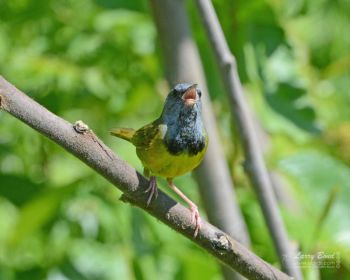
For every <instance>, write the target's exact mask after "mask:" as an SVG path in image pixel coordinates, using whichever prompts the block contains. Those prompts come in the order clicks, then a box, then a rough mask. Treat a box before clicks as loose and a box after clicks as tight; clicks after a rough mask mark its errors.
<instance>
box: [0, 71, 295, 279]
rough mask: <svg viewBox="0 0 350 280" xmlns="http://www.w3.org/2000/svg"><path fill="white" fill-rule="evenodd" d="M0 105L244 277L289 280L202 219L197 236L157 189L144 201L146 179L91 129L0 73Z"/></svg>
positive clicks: (180, 208)
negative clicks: (154, 195)
mask: <svg viewBox="0 0 350 280" xmlns="http://www.w3.org/2000/svg"><path fill="white" fill-rule="evenodd" d="M0 108H1V109H3V110H4V111H6V112H8V113H10V114H11V115H13V116H14V117H16V118H18V119H20V120H21V121H23V122H24V123H26V124H27V125H29V126H31V127H32V128H33V129H35V130H37V131H38V132H40V133H42V134H44V135H45V136H47V137H48V138H50V139H51V140H53V141H54V142H56V143H57V144H59V145H60V146H62V147H63V148H64V149H66V150H67V151H68V152H70V153H72V154H73V155H75V156H76V157H77V158H79V159H80V160H81V161H83V162H84V163H85V164H87V165H88V166H90V167H91V168H92V169H94V170H95V171H97V172H98V173H99V174H101V175H102V176H103V177H105V178H106V179H107V180H109V181H110V182H111V183H112V184H113V185H115V186H116V187H118V188H119V189H120V190H121V191H123V193H124V194H123V196H122V200H123V201H127V202H130V203H131V204H133V205H136V206H138V207H140V208H142V209H144V210H145V211H147V212H148V213H150V214H151V215H152V216H154V217H155V218H157V219H159V220H161V221H162V222H163V223H165V224H167V225H168V226H169V227H171V228H172V229H174V230H176V231H177V232H179V233H181V234H182V235H183V236H185V237H187V238H188V239H191V240H192V241H194V242H195V243H197V244H198V245H199V246H200V247H202V248H203V249H205V250H206V251H207V252H209V253H210V254H212V255H213V256H215V257H216V258H217V259H219V260H221V261H222V262H223V263H225V264H227V265H228V266H229V267H231V268H233V269H235V270H237V271H239V272H240V273H241V274H242V275H244V276H246V277H247V278H249V279H289V278H288V276H287V275H285V274H284V273H282V272H281V271H279V270H277V269H276V268H274V267H273V266H271V265H270V264H268V263H266V262H264V261H263V260H262V259H260V258H259V257H258V256H256V255H254V254H253V253H252V252H250V251H249V250H247V249H246V248H245V247H244V246H243V245H241V244H240V243H238V242H237V241H235V240H233V239H232V238H231V237H230V236H228V235H227V234H226V233H224V232H222V231H220V230H219V229H217V228H215V227H214V226H212V225H211V224H209V223H206V222H205V221H203V225H202V229H201V230H200V232H199V235H198V237H197V238H193V230H194V226H193V224H192V223H191V215H190V212H189V210H188V209H187V208H185V207H184V206H182V205H181V204H179V203H176V202H175V201H174V200H173V199H171V198H170V197H169V196H167V195H166V194H165V193H163V192H162V191H160V192H159V196H158V198H157V199H156V200H155V201H153V202H152V204H151V205H150V207H147V206H146V201H147V194H146V193H144V191H145V190H146V188H147V187H148V183H149V182H148V180H147V179H146V178H144V177H143V176H142V175H141V174H139V173H138V172H137V171H136V170H135V169H134V168H132V167H131V166H130V165H129V164H127V163H126V162H125V161H123V160H121V159H119V158H118V157H117V156H116V155H115V154H114V153H113V152H112V151H111V150H110V149H109V148H108V147H107V146H105V145H104V144H103V143H102V141H101V140H99V139H98V138H97V137H96V136H95V135H94V134H93V132H92V131H91V130H89V129H88V128H87V127H84V124H82V123H80V122H78V123H76V125H75V126H73V125H72V124H70V123H69V122H67V121H65V120H63V119H62V118H60V117H58V116H56V115H55V114H53V113H51V112H49V111H48V110H47V109H46V108H44V107H43V106H41V105H40V104H38V103H36V102H35V101H34V100H32V99H31V98H29V97H28V96H27V95H25V94H24V93H23V92H21V91H19V90H18V89H16V88H15V87H14V86H13V85H11V84H10V83H9V82H7V81H6V80H5V79H4V78H3V77H1V76H0Z"/></svg>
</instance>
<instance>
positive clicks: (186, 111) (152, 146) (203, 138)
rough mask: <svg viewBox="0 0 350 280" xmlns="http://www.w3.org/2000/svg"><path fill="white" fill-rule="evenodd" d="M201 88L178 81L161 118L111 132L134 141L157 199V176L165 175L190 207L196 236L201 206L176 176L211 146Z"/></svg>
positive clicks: (150, 191)
mask: <svg viewBox="0 0 350 280" xmlns="http://www.w3.org/2000/svg"><path fill="white" fill-rule="evenodd" d="M201 95H202V93H201V91H200V90H199V89H198V88H197V85H196V84H187V83H186V84H177V85H176V86H175V87H174V88H173V89H172V90H171V91H170V93H169V94H168V96H167V98H166V100H165V103H164V108H163V112H162V114H161V115H160V117H159V118H158V119H156V120H155V121H153V122H152V123H150V124H148V125H145V126H143V127H141V128H140V129H138V130H134V129H131V128H116V129H113V130H112V131H111V134H112V135H114V136H117V137H119V138H122V139H125V140H127V141H129V142H131V143H132V144H133V145H135V147H136V153H137V155H138V157H139V158H140V160H141V162H142V164H143V166H144V174H145V176H147V177H149V178H150V186H149V188H148V189H147V192H149V197H148V200H147V205H149V204H150V203H151V201H152V198H153V197H155V198H157V195H158V189H157V182H156V177H155V176H161V177H165V178H166V179H167V182H168V185H169V187H170V188H171V189H172V190H174V191H175V192H176V193H177V194H178V195H179V196H180V197H181V198H182V199H183V200H184V201H185V202H186V203H187V204H188V205H189V207H190V210H191V213H192V223H194V222H195V232H194V236H197V234H198V231H199V230H200V227H201V220H200V216H199V212H198V207H197V206H196V204H195V203H193V202H192V201H191V200H190V199H189V198H188V197H187V196H186V195H185V194H183V193H182V192H181V191H180V190H179V189H178V188H177V187H176V186H175V185H174V183H173V179H174V178H175V177H177V176H180V175H182V174H184V173H187V172H189V171H191V170H193V169H194V168H196V167H197V166H198V165H199V164H200V162H201V161H202V159H203V157H204V154H205V152H206V150H207V146H208V137H207V134H206V131H205V128H204V125H203V121H202V116H201Z"/></svg>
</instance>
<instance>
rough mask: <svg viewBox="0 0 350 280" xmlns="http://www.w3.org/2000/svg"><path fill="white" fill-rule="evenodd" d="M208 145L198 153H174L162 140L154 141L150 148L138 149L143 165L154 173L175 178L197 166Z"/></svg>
mask: <svg viewBox="0 0 350 280" xmlns="http://www.w3.org/2000/svg"><path fill="white" fill-rule="evenodd" d="M206 149H207V145H205V148H204V149H203V151H201V152H199V153H198V154H196V155H189V154H187V153H183V154H179V155H172V154H170V153H169V151H168V150H167V148H166V147H165V146H164V144H163V142H162V141H161V140H158V141H154V143H152V145H151V147H150V148H149V149H136V153H137V155H138V157H139V158H140V160H141V162H142V164H143V166H144V167H145V168H147V169H149V170H150V172H151V174H152V175H157V176H161V177H165V178H174V177H177V176H180V175H182V174H185V173H187V172H189V171H191V170H193V169H194V168H196V167H197V166H198V165H199V164H200V162H201V161H202V159H203V157H204V154H205V151H206Z"/></svg>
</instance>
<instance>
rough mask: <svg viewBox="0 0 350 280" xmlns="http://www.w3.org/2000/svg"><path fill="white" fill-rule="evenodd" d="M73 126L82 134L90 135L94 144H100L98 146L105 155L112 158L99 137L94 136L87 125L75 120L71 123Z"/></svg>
mask: <svg viewBox="0 0 350 280" xmlns="http://www.w3.org/2000/svg"><path fill="white" fill-rule="evenodd" d="M73 128H74V130H75V131H76V132H77V133H79V134H83V135H87V136H90V138H91V139H92V141H94V142H95V143H96V144H98V145H99V146H100V148H101V149H102V150H103V151H104V152H105V153H106V155H107V156H108V157H109V158H110V159H112V160H113V156H112V154H111V153H110V152H109V151H108V150H107V149H106V147H105V146H104V145H103V143H102V142H101V140H100V139H98V138H97V137H96V135H95V134H94V132H93V131H92V130H91V129H90V128H89V126H88V125H87V124H86V123H84V122H83V121H81V120H79V121H76V122H75V123H74V124H73Z"/></svg>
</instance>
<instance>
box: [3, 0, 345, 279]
mask: <svg viewBox="0 0 350 280" xmlns="http://www.w3.org/2000/svg"><path fill="white" fill-rule="evenodd" d="M187 4H188V5H187V6H188V7H187V8H188V13H189V17H190V19H191V23H192V27H193V36H194V39H195V40H196V42H197V44H198V46H199V49H200V53H201V56H202V59H203V63H204V67H205V70H206V74H207V78H208V86H209V89H210V95H211V98H212V103H213V104H212V105H213V108H214V110H215V112H216V116H217V120H218V126H219V127H220V137H221V139H222V142H223V147H224V150H225V152H226V155H227V162H228V163H229V165H230V168H231V173H232V176H233V178H234V181H235V184H236V187H237V193H238V199H239V203H240V205H241V208H242V211H243V214H244V217H245V220H246V222H247V225H248V228H249V233H250V236H251V239H252V243H253V244H252V249H253V251H254V252H255V253H256V254H258V255H259V256H261V257H262V258H264V259H265V260H267V261H268V262H270V263H272V264H275V265H276V266H278V259H277V257H276V255H275V253H274V250H273V247H272V243H271V240H270V237H269V234H268V232H267V229H266V226H265V223H264V221H263V218H262V214H261V211H260V208H259V205H258V204H257V201H256V197H255V194H254V192H253V189H252V188H251V185H250V183H249V181H248V180H247V179H246V177H245V175H244V173H243V167H242V162H243V156H242V152H241V149H240V147H239V141H237V132H236V130H235V126H234V125H232V121H231V117H230V114H229V108H228V102H227V100H226V96H225V94H224V92H223V86H222V84H221V79H220V76H219V74H218V71H217V68H216V67H215V66H213V65H215V61H214V59H213V54H212V52H211V49H210V46H209V43H208V40H207V38H206V37H205V34H204V32H203V30H202V27H201V25H200V20H199V17H198V13H197V11H196V8H195V5H194V3H192V1H187ZM214 4H215V7H216V10H217V13H218V16H219V18H220V21H221V24H222V26H223V28H224V31H225V35H226V37H227V40H228V42H229V44H230V47H231V50H232V51H233V53H234V54H235V56H236V57H237V64H238V68H239V73H240V77H241V79H242V82H243V84H244V88H245V93H246V97H247V99H248V100H249V102H250V104H251V107H252V108H253V110H254V112H255V114H256V117H257V119H258V120H259V121H260V124H261V125H262V127H263V128H264V130H265V131H266V133H267V134H266V136H267V137H268V144H267V148H266V161H267V165H268V167H269V169H270V170H272V171H273V172H274V173H275V174H279V175H278V176H279V179H281V180H283V185H284V186H285V190H284V191H283V192H284V194H285V197H286V198H287V199H286V200H283V201H282V202H281V209H282V214H283V217H284V219H285V222H286V226H287V229H288V232H289V234H290V238H291V240H293V244H295V245H296V246H298V247H299V248H300V249H301V250H302V252H303V253H304V254H312V253H317V252H326V253H327V254H335V255H336V256H337V264H338V265H339V266H338V267H334V266H331V267H326V268H322V269H318V268H317V267H316V266H315V265H312V264H310V263H307V260H306V261H304V264H305V265H304V268H303V272H304V274H305V278H306V279H349V278H350V219H349V213H350V167H349V163H350V109H349V108H350V75H349V69H350V52H349V50H350V35H349V34H350V33H349V30H350V20H349V15H350V2H349V1H345V0H338V1H333V0H321V1H318V0H305V1H303V0H296V1H293V0H288V1H277V0H268V1H261V0H249V1H246V0H239V1H229V0H222V1H219V0H216V1H214ZM158 43H159V42H158V41H157V31H156V29H155V25H154V22H153V19H152V15H151V12H150V9H149V6H148V2H147V1H141V0H138V1H127V0H124V1H123V0H119V1H112V0H95V1H93V0H46V1H43V0H38V1H29V0H13V1H5V0H0V74H1V75H3V76H4V77H5V78H6V79H8V80H9V81H10V82H12V83H13V84H15V85H16V86H17V87H18V88H20V89H21V90H23V91H24V92H26V93H27V94H28V95H30V96H31V97H32V98H33V99H35V100H36V101H37V102H39V103H40V104H42V105H43V106H45V107H47V108H48V109H49V110H51V111H52V112H54V113H55V114H57V115H59V116H61V117H63V118H65V119H66V120H68V121H70V122H72V123H73V122H75V121H76V120H80V119H81V120H83V121H84V122H85V123H87V124H88V125H89V127H90V128H91V129H93V130H94V132H95V133H96V134H97V135H98V136H99V137H100V138H101V139H103V141H104V142H105V143H107V144H108V145H109V146H110V147H112V148H113V150H114V151H115V152H116V153H117V154H118V155H119V156H120V157H121V158H123V159H125V160H127V161H128V162H129V163H130V164H131V165H132V166H134V167H135V168H136V169H137V170H139V171H142V166H141V163H140V161H139V160H138V158H137V156H136V154H135V151H134V148H133V147H132V146H131V145H130V144H129V143H127V142H125V141H122V140H118V139H115V138H112V137H111V136H109V134H108V130H109V129H110V128H112V127H119V126H126V127H133V128H138V127H140V126H142V125H144V124H146V123H148V122H149V121H152V120H153V119H155V118H156V117H158V115H159V113H160V111H161V108H162V102H163V100H164V97H165V96H166V92H167V91H168V87H167V84H166V82H165V80H164V76H163V72H164V71H163V70H164V69H163V66H162V61H163V60H162V57H161V56H160V53H161V49H160V47H159V44H158ZM159 182H160V186H161V187H162V188H163V189H164V190H165V191H167V189H166V188H165V182H164V180H162V179H160V180H159ZM175 182H176V183H177V185H179V186H180V188H181V189H182V190H183V191H184V192H185V193H186V194H187V195H189V196H190V197H191V198H192V199H193V200H194V201H196V202H198V203H199V205H200V209H203V207H202V206H201V203H200V197H199V195H198V192H197V185H196V182H195V181H194V179H193V178H192V177H191V175H189V174H187V175H185V176H182V177H180V178H178V179H176V181H175ZM199 187H200V186H199ZM218 187H219V186H218ZM169 194H170V195H172V196H173V197H174V198H176V199H177V200H179V199H178V198H177V197H175V196H174V194H173V193H171V192H170V193H169ZM120 195H121V193H120V191H118V190H117V189H116V188H115V187H113V186H112V185H111V184H110V183H109V182H107V181H106V180H104V179H103V178H101V177H100V176H99V175H97V174H95V173H94V172H93V171H92V170H90V169H89V168H88V167H87V166H85V165H84V164H82V163H81V162H80V161H79V160H77V159H76V158H74V157H73V156H72V155H70V154H68V153H67V152H65V151H64V150H63V149H62V148H60V147H58V146H57V145H55V144H53V143H52V142H51V141H49V140H48V139H46V138H44V137H43V136H41V135H39V134H38V133H37V132H35V131H33V130H32V129H30V128H29V127H27V126H26V125H24V124H22V123H21V122H20V121H18V120H16V119H14V118H13V117H11V116H9V115H8V114H6V113H4V112H0V279H6V280H7V279H10V280H11V279H50V280H61V279H79V280H80V279H81V280H84V279H145V280H146V279H165V280H166V279H203V280H205V279H222V275H221V272H220V268H219V266H218V263H217V262H216V261H215V260H214V259H213V258H212V257H211V256H209V255H208V254H207V253H205V252H204V251H203V250H201V249H200V248H198V247H197V246H195V245H194V244H192V243H191V242H190V241H188V240H186V239H185V238H183V237H181V236H179V235H178V234H177V233H175V232H174V231H172V230H170V229H169V228H168V227H166V226H164V225H163V224H162V223H160V222H158V221H157V220H155V219H154V218H152V217H150V216H149V215H147V214H145V213H144V212H142V211H141V210H139V209H136V208H133V207H131V206H130V205H127V204H124V203H122V202H121V201H119V200H118V199H119V197H120ZM201 212H202V215H203V216H204V215H205V214H204V213H203V211H202V210H201Z"/></svg>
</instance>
